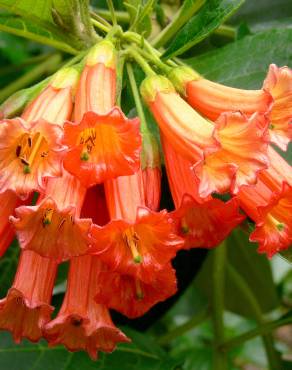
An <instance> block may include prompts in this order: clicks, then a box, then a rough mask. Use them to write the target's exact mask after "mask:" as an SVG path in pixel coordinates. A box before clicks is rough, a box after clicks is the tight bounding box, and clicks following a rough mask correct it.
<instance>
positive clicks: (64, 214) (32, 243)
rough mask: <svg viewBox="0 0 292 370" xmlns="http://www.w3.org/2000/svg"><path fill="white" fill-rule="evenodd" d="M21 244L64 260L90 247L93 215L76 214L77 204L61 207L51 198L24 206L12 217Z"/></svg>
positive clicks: (50, 256) (41, 253) (85, 251)
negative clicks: (90, 217) (91, 218)
mask: <svg viewBox="0 0 292 370" xmlns="http://www.w3.org/2000/svg"><path fill="white" fill-rule="evenodd" d="M11 220H12V222H13V224H14V226H15V229H16V234H17V237H18V240H19V243H20V246H21V248H23V249H28V250H33V251H35V252H36V253H38V254H40V255H41V256H43V257H49V258H52V259H54V260H56V261H59V262H60V261H63V260H66V259H68V258H71V257H73V256H79V255H82V254H85V253H87V252H88V250H89V243H90V240H89V238H88V234H89V230H90V227H91V223H92V222H91V220H90V219H80V218H78V217H77V216H76V209H75V207H73V206H69V207H66V208H64V209H62V208H59V207H58V206H57V205H56V203H55V201H54V200H53V199H51V198H45V199H44V200H43V201H42V202H41V203H40V204H39V205H37V206H31V207H27V206H22V207H19V208H17V209H16V217H11Z"/></svg>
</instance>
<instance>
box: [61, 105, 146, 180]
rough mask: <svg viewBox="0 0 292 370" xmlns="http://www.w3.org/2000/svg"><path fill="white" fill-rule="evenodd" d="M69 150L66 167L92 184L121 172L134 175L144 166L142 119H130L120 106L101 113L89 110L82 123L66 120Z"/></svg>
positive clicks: (65, 140) (65, 160)
mask: <svg viewBox="0 0 292 370" xmlns="http://www.w3.org/2000/svg"><path fill="white" fill-rule="evenodd" d="M64 129H65V135H64V144H65V145H67V146H68V147H69V151H68V153H67V154H66V156H65V159H64V167H65V169H66V170H67V171H68V172H70V173H71V174H72V175H74V176H76V177H77V178H78V179H79V180H80V181H81V183H82V184H83V185H84V186H86V187H90V186H92V185H95V184H99V183H102V182H104V181H106V180H108V179H111V178H115V177H117V176H125V175H131V174H133V173H134V172H136V171H137V170H138V168H139V166H140V151H141V137H140V133H139V121H138V119H127V118H126V117H125V116H124V114H123V113H122V112H121V110H120V109H119V108H113V109H112V110H111V111H110V112H109V113H107V114H104V115H100V114H97V113H94V112H88V113H86V114H85V115H84V116H83V119H82V121H81V122H80V124H77V125H76V124H71V123H66V124H65V128H64Z"/></svg>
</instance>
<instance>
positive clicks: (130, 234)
mask: <svg viewBox="0 0 292 370" xmlns="http://www.w3.org/2000/svg"><path fill="white" fill-rule="evenodd" d="M123 239H124V241H125V243H126V245H127V247H128V248H130V250H131V253H132V256H133V260H134V262H135V263H141V262H142V256H141V255H140V254H139V251H138V246H139V241H140V238H139V236H138V234H137V233H136V232H135V230H134V228H133V227H130V228H129V229H127V230H126V231H124V234H123Z"/></svg>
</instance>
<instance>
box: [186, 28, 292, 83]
mask: <svg viewBox="0 0 292 370" xmlns="http://www.w3.org/2000/svg"><path fill="white" fill-rule="evenodd" d="M291 43H292V30H287V29H277V30H272V31H266V32H262V33H259V34H256V35H253V36H247V37H245V38H244V39H242V40H240V41H237V42H234V43H232V44H229V45H227V46H225V47H223V48H221V49H217V50H214V51H211V52H208V53H206V54H203V55H200V56H198V57H195V58H190V59H186V60H185V62H186V63H187V64H188V65H190V66H191V67H193V68H194V69H195V70H197V71H198V72H200V73H201V74H202V75H204V76H205V77H206V78H208V79H210V80H213V81H217V82H220V83H223V84H225V85H228V86H233V87H239V88H243V89H257V88H260V87H261V86H262V82H263V79H264V78H265V76H266V73H267V70H268V66H269V64H271V63H276V64H277V65H279V66H283V65H290V66H291V65H292V49H291Z"/></svg>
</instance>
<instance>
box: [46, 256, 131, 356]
mask: <svg viewBox="0 0 292 370" xmlns="http://www.w3.org/2000/svg"><path fill="white" fill-rule="evenodd" d="M99 269H100V261H99V259H98V258H97V257H92V256H88V255H87V256H83V257H77V258H72V259H71V262H70V271H69V277H68V284H67V291H66V294H65V298H64V301H63V304H62V307H61V309H60V312H59V313H58V315H57V317H56V318H55V319H54V320H52V321H51V322H50V323H48V324H47V325H46V328H45V337H46V339H47V340H48V342H49V344H50V345H56V344H63V345H64V346H65V347H66V348H68V349H69V350H70V351H79V350H85V351H87V352H88V353H89V355H90V357H91V358H93V359H96V358H97V351H103V352H112V351H113V350H114V349H115V347H116V344H117V343H120V342H129V339H128V338H127V337H126V336H125V335H124V334H123V333H122V332H121V331H120V330H119V329H118V328H117V327H115V326H114V324H113V322H112V320H111V318H110V314H109V311H108V309H107V308H106V306H104V305H101V304H98V303H96V302H95V300H94V296H95V294H96V292H97V290H98V285H99V281H98V278H97V277H98V273H99Z"/></svg>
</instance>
